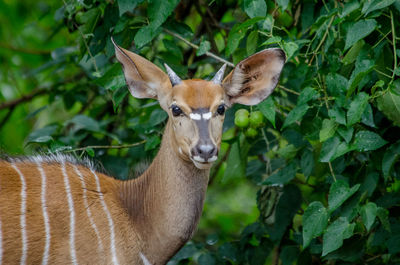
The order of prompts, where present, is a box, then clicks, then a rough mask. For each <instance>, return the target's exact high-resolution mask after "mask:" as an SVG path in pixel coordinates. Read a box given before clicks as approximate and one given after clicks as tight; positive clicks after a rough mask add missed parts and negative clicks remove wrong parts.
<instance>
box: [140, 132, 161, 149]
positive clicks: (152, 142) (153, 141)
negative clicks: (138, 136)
mask: <svg viewBox="0 0 400 265" xmlns="http://www.w3.org/2000/svg"><path fill="white" fill-rule="evenodd" d="M160 143H161V140H160V137H158V136H157V135H153V136H151V137H149V138H148V139H147V141H146V144H145V145H144V150H145V151H149V150H153V149H155V148H156V147H157V146H158V145H159V144H160Z"/></svg>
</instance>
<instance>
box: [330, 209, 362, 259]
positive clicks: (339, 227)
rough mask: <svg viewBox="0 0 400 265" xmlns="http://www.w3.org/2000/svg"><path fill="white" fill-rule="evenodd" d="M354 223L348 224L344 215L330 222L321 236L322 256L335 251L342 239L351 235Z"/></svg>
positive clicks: (340, 244)
mask: <svg viewBox="0 0 400 265" xmlns="http://www.w3.org/2000/svg"><path fill="white" fill-rule="evenodd" d="M354 226H355V224H349V221H348V220H347V218H345V217H339V218H338V219H337V220H336V221H334V222H333V223H332V224H330V225H329V226H328V228H327V230H326V232H325V233H324V236H323V245H322V256H326V255H327V254H328V253H331V252H332V251H335V250H336V249H338V248H340V247H341V246H342V245H343V240H344V239H347V238H349V237H351V236H352V235H353V230H354Z"/></svg>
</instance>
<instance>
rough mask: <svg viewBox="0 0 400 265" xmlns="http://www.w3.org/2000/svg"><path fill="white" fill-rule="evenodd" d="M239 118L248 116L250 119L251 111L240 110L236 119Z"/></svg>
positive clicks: (236, 114)
mask: <svg viewBox="0 0 400 265" xmlns="http://www.w3.org/2000/svg"><path fill="white" fill-rule="evenodd" d="M237 116H246V117H249V111H248V110H247V109H239V110H237V111H236V113H235V117H237Z"/></svg>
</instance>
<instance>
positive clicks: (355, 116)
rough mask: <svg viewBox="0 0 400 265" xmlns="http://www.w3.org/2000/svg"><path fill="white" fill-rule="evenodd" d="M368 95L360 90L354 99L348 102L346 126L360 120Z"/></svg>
mask: <svg viewBox="0 0 400 265" xmlns="http://www.w3.org/2000/svg"><path fill="white" fill-rule="evenodd" d="M368 99H369V96H368V95H367V94H366V93H364V92H361V93H359V94H357V95H356V97H355V99H354V100H353V101H352V102H351V103H350V107H349V110H348V112H347V126H351V125H353V124H356V123H357V122H359V121H360V119H361V116H362V114H363V112H364V110H365V108H366V107H367V104H368Z"/></svg>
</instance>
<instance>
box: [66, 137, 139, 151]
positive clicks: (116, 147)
mask: <svg viewBox="0 0 400 265" xmlns="http://www.w3.org/2000/svg"><path fill="white" fill-rule="evenodd" d="M145 142H146V140H142V141H140V142H137V143H133V144H123V145H89V146H84V147H79V148H75V149H71V150H65V151H64V152H65V153H70V152H75V151H83V150H86V149H88V148H91V149H123V148H131V147H134V146H138V145H141V144H144V143H145Z"/></svg>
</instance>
